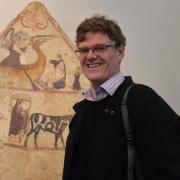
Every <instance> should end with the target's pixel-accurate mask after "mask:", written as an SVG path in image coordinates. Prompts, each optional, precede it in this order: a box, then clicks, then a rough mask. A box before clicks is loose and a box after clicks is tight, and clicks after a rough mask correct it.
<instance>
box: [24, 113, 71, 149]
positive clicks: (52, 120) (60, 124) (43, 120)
mask: <svg viewBox="0 0 180 180" xmlns="http://www.w3.org/2000/svg"><path fill="white" fill-rule="evenodd" d="M71 119H72V116H71V115H65V116H50V115H45V114H41V113H34V114H31V116H30V118H29V126H28V129H27V131H26V138H25V141H24V146H25V147H27V143H28V138H29V136H30V135H32V134H33V133H34V145H35V147H36V148H38V144H37V137H38V134H39V132H40V131H41V130H42V131H44V132H49V133H53V134H54V136H55V142H54V147H55V148H57V141H58V138H59V137H60V139H61V143H62V144H63V147H64V148H65V143H64V140H63V136H62V132H63V131H64V129H65V128H66V126H67V125H68V124H69V121H70V120H71Z"/></svg>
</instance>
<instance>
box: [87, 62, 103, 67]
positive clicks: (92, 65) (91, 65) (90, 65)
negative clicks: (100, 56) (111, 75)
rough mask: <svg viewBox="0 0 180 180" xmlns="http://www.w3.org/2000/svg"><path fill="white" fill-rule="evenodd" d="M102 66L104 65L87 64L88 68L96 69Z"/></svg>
mask: <svg viewBox="0 0 180 180" xmlns="http://www.w3.org/2000/svg"><path fill="white" fill-rule="evenodd" d="M101 65H102V63H93V64H87V67H88V68H96V67H99V66H101Z"/></svg>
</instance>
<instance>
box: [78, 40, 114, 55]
mask: <svg viewBox="0 0 180 180" xmlns="http://www.w3.org/2000/svg"><path fill="white" fill-rule="evenodd" d="M110 47H112V48H116V43H115V42H113V43H111V44H98V45H95V46H94V47H91V48H78V49H77V50H76V52H77V53H79V55H83V56H84V55H87V54H88V53H89V51H90V50H91V51H92V52H93V53H95V54H98V53H103V52H105V51H106V50H107V49H108V48H110Z"/></svg>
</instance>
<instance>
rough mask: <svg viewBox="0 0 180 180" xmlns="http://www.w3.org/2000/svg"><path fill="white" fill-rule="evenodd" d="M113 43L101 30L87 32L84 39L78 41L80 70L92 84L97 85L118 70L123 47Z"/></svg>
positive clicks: (122, 55)
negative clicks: (116, 46)
mask: <svg viewBox="0 0 180 180" xmlns="http://www.w3.org/2000/svg"><path fill="white" fill-rule="evenodd" d="M114 43H115V42H113V41H112V40H111V39H110V38H109V37H108V36H107V35H106V34H103V33H101V32H97V33H93V32H89V33H87V34H86V39H85V40H84V41H82V42H80V43H79V49H80V50H82V51H80V53H79V58H80V64H81V68H82V72H83V73H84V75H85V76H86V77H87V79H88V80H89V81H90V82H91V83H92V85H96V86H99V85H101V84H102V83H103V82H105V81H106V80H107V79H109V78H111V77H112V76H113V75H115V74H117V73H118V72H120V67H119V66H120V62H121V60H122V59H123V57H124V48H115V44H114ZM106 45H107V46H106ZM108 45H109V46H108ZM103 47H104V48H103ZM89 48H90V50H89ZM91 48H92V49H91ZM93 50H94V51H93Z"/></svg>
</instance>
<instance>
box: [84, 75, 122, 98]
mask: <svg viewBox="0 0 180 180" xmlns="http://www.w3.org/2000/svg"><path fill="white" fill-rule="evenodd" d="M124 79H125V78H124V76H123V75H122V74H121V73H117V74H115V75H114V76H113V77H111V78H110V79H108V80H107V81H105V82H104V83H103V84H102V85H101V86H100V87H99V88H98V89H97V91H96V99H94V98H93V96H92V91H91V88H89V89H88V90H87V91H85V92H83V96H84V97H85V99H87V100H89V101H99V100H101V99H103V98H105V97H106V96H108V95H111V96H112V95H113V94H114V92H115V91H116V89H117V88H118V87H119V85H120V84H121V83H122V82H123V81H124Z"/></svg>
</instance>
